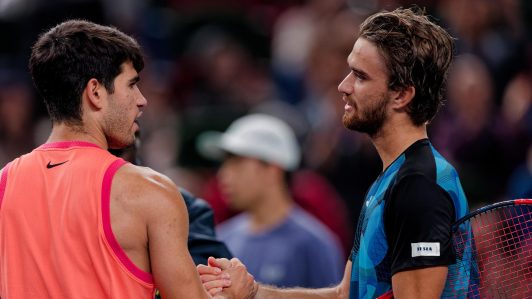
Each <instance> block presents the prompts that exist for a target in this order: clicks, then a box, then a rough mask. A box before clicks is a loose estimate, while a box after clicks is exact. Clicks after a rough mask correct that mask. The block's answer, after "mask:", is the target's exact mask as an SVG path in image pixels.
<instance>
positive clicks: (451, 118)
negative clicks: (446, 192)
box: [431, 54, 510, 206]
mask: <svg viewBox="0 0 532 299" xmlns="http://www.w3.org/2000/svg"><path fill="white" fill-rule="evenodd" d="M494 97H495V95H494V90H493V80H492V78H491V75H490V73H489V71H488V68H487V67H486V65H485V63H484V62H483V61H482V60H480V59H479V58H478V57H476V56H475V55H471V54H464V55H461V56H459V57H458V58H457V59H456V61H455V63H454V64H453V66H452V68H451V71H450V74H449V82H448V85H447V99H448V105H447V106H446V109H444V111H442V112H443V113H441V114H440V117H439V118H438V119H437V120H436V121H435V123H434V127H433V128H432V129H433V130H432V131H431V133H432V137H433V141H434V144H435V145H436V146H437V147H438V148H441V149H442V154H443V155H444V156H446V157H448V158H449V159H450V160H451V161H453V162H454V163H456V167H457V169H458V170H459V172H460V174H461V179H462V183H463V186H464V189H465V190H466V192H467V194H468V199H469V201H470V203H471V204H472V205H475V206H481V205H482V204H484V203H489V202H495V201H497V200H500V199H501V197H502V196H503V194H504V188H505V185H504V184H501V183H500V177H501V176H505V177H507V176H508V173H509V171H510V169H509V168H508V166H509V163H508V161H507V160H506V159H504V158H503V157H504V156H503V155H502V154H503V144H502V143H501V141H500V139H499V137H498V134H497V131H498V130H500V127H501V126H502V121H501V118H500V115H499V114H498V113H497V110H496V109H495V103H494Z"/></svg>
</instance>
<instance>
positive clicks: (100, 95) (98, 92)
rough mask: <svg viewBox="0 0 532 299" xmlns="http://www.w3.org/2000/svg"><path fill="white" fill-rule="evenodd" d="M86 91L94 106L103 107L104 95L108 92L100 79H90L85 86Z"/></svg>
mask: <svg viewBox="0 0 532 299" xmlns="http://www.w3.org/2000/svg"><path fill="white" fill-rule="evenodd" d="M84 93H85V95H86V96H87V99H88V100H89V103H90V104H91V105H92V106H93V107H95V108H97V109H101V108H103V106H104V95H105V94H107V90H106V89H105V86H103V84H101V83H100V82H99V81H98V80H96V79H95V78H92V79H90V80H89V82H87V85H86V86H85V91H84Z"/></svg>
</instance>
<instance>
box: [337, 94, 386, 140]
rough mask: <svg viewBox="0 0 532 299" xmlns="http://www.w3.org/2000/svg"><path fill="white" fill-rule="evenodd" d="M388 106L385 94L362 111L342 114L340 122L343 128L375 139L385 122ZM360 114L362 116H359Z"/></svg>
mask: <svg viewBox="0 0 532 299" xmlns="http://www.w3.org/2000/svg"><path fill="white" fill-rule="evenodd" d="M387 106H388V97H387V95H386V94H384V95H382V96H381V97H380V99H379V100H378V101H377V103H376V104H375V105H373V106H371V107H369V108H367V109H365V110H364V111H358V109H357V110H356V111H352V113H351V114H349V113H348V112H347V111H346V112H344V115H343V117H342V122H343V124H344V127H346V128H347V129H349V130H352V131H357V132H360V133H366V134H368V135H369V136H370V137H375V136H376V135H377V134H378V133H379V132H380V130H381V129H382V126H383V124H384V121H385V120H386V108H387ZM360 114H362V115H361V116H360Z"/></svg>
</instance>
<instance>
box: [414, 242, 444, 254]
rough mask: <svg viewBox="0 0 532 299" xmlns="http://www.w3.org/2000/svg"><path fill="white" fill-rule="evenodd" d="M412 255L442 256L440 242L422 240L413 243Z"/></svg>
mask: <svg viewBox="0 0 532 299" xmlns="http://www.w3.org/2000/svg"><path fill="white" fill-rule="evenodd" d="M410 245H412V257H417V256H440V243H439V242H420V243H411V244H410Z"/></svg>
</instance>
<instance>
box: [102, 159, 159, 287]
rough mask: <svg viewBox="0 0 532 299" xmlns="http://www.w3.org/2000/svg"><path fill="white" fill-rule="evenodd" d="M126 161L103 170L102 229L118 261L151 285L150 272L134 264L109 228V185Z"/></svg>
mask: <svg viewBox="0 0 532 299" xmlns="http://www.w3.org/2000/svg"><path fill="white" fill-rule="evenodd" d="M126 163H127V162H126V161H124V160H122V159H118V160H115V161H114V162H113V163H111V165H109V167H108V168H107V170H106V171H105V174H104V177H103V183H102V208H101V212H102V225H103V231H104V234H105V239H106V240H107V243H108V244H109V246H110V247H111V249H112V250H113V253H114V254H115V256H116V257H117V258H118V260H119V261H120V263H121V264H122V265H123V266H124V267H125V268H126V269H127V270H128V271H129V272H130V273H131V274H132V275H133V276H135V277H136V278H137V279H139V280H141V281H142V282H144V283H147V284H151V285H152V284H153V276H152V275H151V274H150V273H148V272H146V271H144V270H142V269H140V268H139V267H137V265H135V264H134V263H133V262H132V261H131V260H130V259H129V257H128V256H127V254H126V252H125V251H124V250H123V249H122V247H121V246H120V244H119V243H118V241H117V240H116V238H115V235H114V233H113V229H112V228H111V205H110V204H111V185H112V183H113V177H114V175H115V173H116V172H117V170H118V169H119V168H120V167H122V166H123V165H124V164H126Z"/></svg>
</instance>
